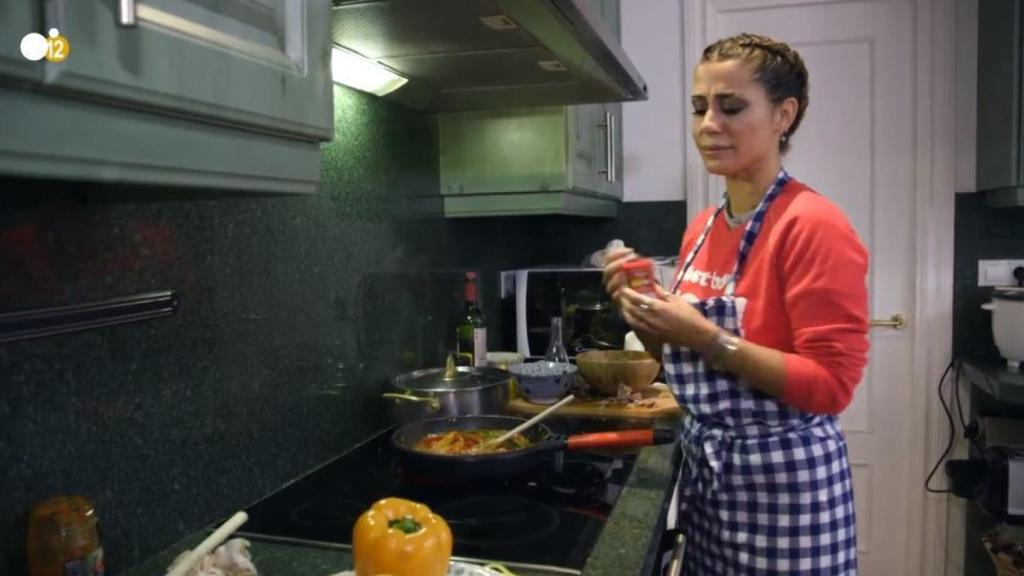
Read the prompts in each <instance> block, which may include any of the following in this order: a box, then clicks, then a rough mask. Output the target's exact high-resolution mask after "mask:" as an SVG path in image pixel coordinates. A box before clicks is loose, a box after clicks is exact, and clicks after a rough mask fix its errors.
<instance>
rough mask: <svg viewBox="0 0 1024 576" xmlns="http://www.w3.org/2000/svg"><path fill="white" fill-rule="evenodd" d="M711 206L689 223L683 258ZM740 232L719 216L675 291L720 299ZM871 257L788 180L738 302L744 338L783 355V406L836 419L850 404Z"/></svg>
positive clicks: (862, 340) (861, 357) (820, 201)
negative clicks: (743, 301)
mask: <svg viewBox="0 0 1024 576" xmlns="http://www.w3.org/2000/svg"><path fill="white" fill-rule="evenodd" d="M713 211H714V207H711V208H708V209H707V210H705V211H704V212H703V213H701V215H700V216H699V217H698V218H697V219H696V220H694V221H693V222H691V223H690V225H689V226H688V227H687V229H686V232H685V233H684V234H683V242H682V246H681V248H680V251H679V255H680V262H682V259H683V258H685V257H686V256H687V255H688V254H689V253H690V250H691V249H692V248H693V245H694V244H695V243H696V241H697V237H698V236H699V235H700V233H701V232H702V231H703V229H704V225H705V223H706V222H707V219H708V217H710V215H711V214H712V212H713ZM744 227H745V226H739V227H737V228H735V229H733V230H730V229H729V227H728V226H727V225H726V222H725V214H724V212H723V213H722V214H719V215H718V217H717V218H715V223H714V224H713V225H712V227H711V232H710V234H709V236H708V238H707V241H706V242H705V243H704V246H703V248H701V250H700V252H698V253H697V257H696V259H695V260H694V261H693V264H692V265H691V268H690V270H689V271H688V272H687V274H686V275H685V277H684V278H683V282H682V284H681V285H680V287H679V289H678V292H679V293H691V294H694V295H695V296H697V297H698V298H700V299H705V298H709V297H712V296H717V295H721V294H722V292H723V290H724V287H725V284H726V281H725V280H726V277H727V276H728V275H729V274H731V273H732V269H733V266H734V264H735V261H736V255H737V254H738V251H739V245H740V238H741V237H742V235H743V230H744ZM867 274H868V254H867V250H866V249H865V248H864V245H863V244H862V243H861V241H860V238H858V236H857V233H856V231H854V229H853V227H852V226H851V225H850V223H849V221H848V220H847V219H846V216H845V215H844V214H843V213H842V211H841V210H840V209H839V208H838V207H837V206H836V205H835V204H833V203H832V202H831V201H829V200H828V199H827V198H825V197H824V196H822V195H820V194H818V193H817V192H815V191H814V190H811V189H810V188H808V187H807V186H806V185H805V184H803V183H801V182H798V181H797V180H790V181H789V183H787V184H786V186H785V187H784V188H783V189H782V191H781V192H780V194H779V196H778V197H777V198H776V199H775V201H774V202H773V203H772V205H771V207H770V208H769V209H768V213H767V214H766V215H765V220H764V226H763V228H762V229H761V233H760V234H759V235H758V238H757V240H756V241H755V242H754V247H753V250H752V251H751V253H750V257H749V258H748V260H747V263H746V269H745V270H743V272H742V274H741V277H740V282H739V285H738V286H737V287H736V296H737V297H738V298H746V300H747V303H746V305H745V307H744V312H743V315H742V318H741V327H742V335H743V337H744V338H745V339H747V340H749V341H751V342H754V343H757V344H760V345H762V346H768V347H769V348H775V349H777V350H781V351H782V352H783V353H784V354H785V371H786V382H785V388H784V391H783V395H782V402H783V403H785V404H788V405H790V406H793V407H795V408H799V409H801V410H805V411H809V412H819V413H827V414H838V413H839V412H841V411H842V410H843V409H844V408H846V406H847V405H848V404H849V403H850V399H851V397H852V396H853V389H854V387H855V386H856V385H857V384H858V383H859V382H860V379H861V375H862V374H863V372H864V366H865V365H866V364H867V354H868V339H867V331H868V293H867Z"/></svg>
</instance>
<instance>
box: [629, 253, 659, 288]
mask: <svg viewBox="0 0 1024 576" xmlns="http://www.w3.org/2000/svg"><path fill="white" fill-rule="evenodd" d="M622 270H623V271H625V272H626V277H627V278H628V281H629V287H630V288H632V289H633V290H636V291H637V292H639V293H641V294H646V295H648V296H657V295H658V292H657V291H656V290H655V288H654V285H655V284H656V283H657V280H655V278H654V262H653V261H651V259H650V258H636V259H634V260H630V261H629V262H626V263H625V264H623V265H622Z"/></svg>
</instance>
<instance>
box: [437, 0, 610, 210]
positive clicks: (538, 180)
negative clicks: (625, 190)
mask: <svg viewBox="0 0 1024 576" xmlns="http://www.w3.org/2000/svg"><path fill="white" fill-rule="evenodd" d="M590 4H591V8H592V9H593V13H594V14H595V15H597V16H601V17H602V18H604V19H605V21H606V23H607V22H611V23H612V24H613V25H610V28H611V29H612V30H614V31H615V34H616V36H617V35H618V21H619V12H618V1H617V0H614V1H613V0H590ZM438 137H439V148H440V178H441V194H442V196H443V199H444V211H445V215H446V216H448V217H465V216H498V215H527V214H571V215H580V216H615V215H616V214H617V213H618V203H619V202H620V201H621V199H622V104H620V103H610V104H584V105H577V106H553V107H542V108H520V109H512V110H498V111H493V110H491V111H473V112H460V113H446V114H440V115H439V117H438Z"/></svg>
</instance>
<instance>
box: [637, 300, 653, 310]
mask: <svg viewBox="0 0 1024 576" xmlns="http://www.w3.org/2000/svg"><path fill="white" fill-rule="evenodd" d="M637 308H639V309H640V311H641V312H647V311H648V310H650V309H651V305H650V304H648V303H647V302H641V303H640V304H638V305H637Z"/></svg>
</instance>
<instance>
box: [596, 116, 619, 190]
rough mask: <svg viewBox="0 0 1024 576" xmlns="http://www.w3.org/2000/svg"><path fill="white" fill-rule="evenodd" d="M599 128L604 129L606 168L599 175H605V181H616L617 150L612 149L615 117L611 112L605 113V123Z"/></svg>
mask: <svg viewBox="0 0 1024 576" xmlns="http://www.w3.org/2000/svg"><path fill="white" fill-rule="evenodd" d="M597 127H598V128H603V129H604V136H605V140H604V168H601V169H599V170H598V171H597V173H598V174H604V179H605V180H607V181H608V182H614V181H615V165H614V164H613V163H614V160H612V158H613V154H614V152H615V150H614V149H613V148H612V136H613V133H614V131H615V117H614V116H612V113H611V112H607V111H606V112H605V113H604V122H601V123H600V124H598V125H597Z"/></svg>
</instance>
